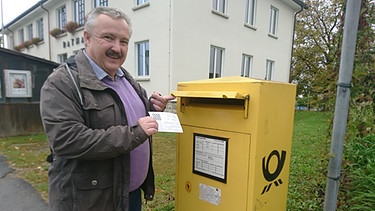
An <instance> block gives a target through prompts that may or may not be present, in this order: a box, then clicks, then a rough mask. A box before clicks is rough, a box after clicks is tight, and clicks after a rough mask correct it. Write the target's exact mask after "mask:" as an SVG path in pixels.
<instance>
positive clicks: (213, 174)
mask: <svg viewBox="0 0 375 211" xmlns="http://www.w3.org/2000/svg"><path fill="white" fill-rule="evenodd" d="M193 150H194V151H193V173H195V174H199V175H201V176H205V177H208V178H211V179H214V180H217V181H220V182H223V183H226V182H227V158H228V138H223V137H216V136H210V135H203V134H198V133H194V149H193Z"/></svg>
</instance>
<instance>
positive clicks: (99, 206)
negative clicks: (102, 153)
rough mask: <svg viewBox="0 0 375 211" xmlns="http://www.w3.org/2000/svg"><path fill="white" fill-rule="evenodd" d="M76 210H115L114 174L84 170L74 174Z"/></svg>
mask: <svg viewBox="0 0 375 211" xmlns="http://www.w3.org/2000/svg"><path fill="white" fill-rule="evenodd" d="M72 182H73V195H74V196H73V199H74V210H80V211H81V210H90V211H91V210H115V208H114V200H113V174H110V173H106V172H90V173H89V172H84V173H78V174H73V175H72Z"/></svg>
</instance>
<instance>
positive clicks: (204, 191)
mask: <svg viewBox="0 0 375 211" xmlns="http://www.w3.org/2000/svg"><path fill="white" fill-rule="evenodd" d="M199 199H200V200H203V201H207V202H210V203H211V204H214V205H216V206H218V205H219V204H220V201H221V189H219V188H214V187H211V186H209V185H204V184H201V183H200V184H199Z"/></svg>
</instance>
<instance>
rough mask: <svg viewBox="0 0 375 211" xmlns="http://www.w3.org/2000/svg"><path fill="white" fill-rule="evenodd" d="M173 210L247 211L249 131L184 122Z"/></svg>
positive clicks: (178, 149) (178, 146) (179, 141)
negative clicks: (243, 131) (202, 126)
mask: <svg viewBox="0 0 375 211" xmlns="http://www.w3.org/2000/svg"><path fill="white" fill-rule="evenodd" d="M183 130H184V133H183V134H179V135H178V143H177V167H176V168H177V175H176V210H178V211H184V210H186V211H188V210H189V211H190V210H215V211H219V210H220V211H221V210H222V211H224V210H225V211H227V210H247V208H248V205H247V202H248V197H249V196H248V193H249V192H248V189H249V185H250V182H249V180H251V178H249V174H248V172H249V163H250V162H249V159H250V157H251V156H250V146H251V143H250V141H251V136H250V134H244V133H234V132H228V131H222V130H215V129H208V128H201V127H195V126H187V125H183Z"/></svg>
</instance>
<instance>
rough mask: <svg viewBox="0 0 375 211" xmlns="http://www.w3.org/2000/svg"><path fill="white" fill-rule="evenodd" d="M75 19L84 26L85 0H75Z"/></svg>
mask: <svg viewBox="0 0 375 211" xmlns="http://www.w3.org/2000/svg"><path fill="white" fill-rule="evenodd" d="M74 21H75V22H77V23H78V25H80V26H82V25H83V24H84V23H85V1H84V0H74Z"/></svg>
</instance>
